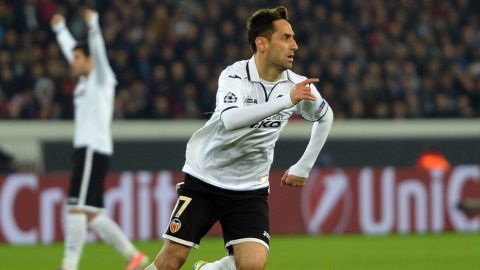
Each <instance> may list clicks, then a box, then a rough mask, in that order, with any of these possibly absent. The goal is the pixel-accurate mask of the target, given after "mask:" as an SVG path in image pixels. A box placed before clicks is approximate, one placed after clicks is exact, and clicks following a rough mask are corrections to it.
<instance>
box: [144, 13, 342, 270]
mask: <svg viewBox="0 0 480 270" xmlns="http://www.w3.org/2000/svg"><path fill="white" fill-rule="evenodd" d="M287 19H288V17H287V10H286V8H284V7H282V6H280V7H276V8H273V9H261V10H258V11H256V12H255V13H254V14H253V15H252V16H251V17H250V18H249V19H248V22H247V28H248V41H249V43H250V46H251V48H252V50H253V52H254V55H253V57H252V58H250V59H248V60H243V61H238V62H236V63H234V64H233V65H231V66H229V67H227V68H226V69H225V70H224V71H223V72H222V73H221V75H220V78H219V80H218V92H217V99H216V108H215V112H214V113H213V115H212V117H211V118H210V120H209V121H208V122H207V123H206V124H205V126H203V127H202V128H201V129H200V130H198V131H197V132H195V133H194V134H193V136H192V137H191V139H190V140H189V142H188V144H187V151H186V162H185V165H184V167H183V171H184V172H185V181H184V182H183V183H180V184H179V185H178V194H179V199H178V202H177V205H176V206H175V208H174V210H173V213H172V217H171V221H170V225H169V227H168V228H167V230H166V232H165V234H164V238H165V239H166V240H165V243H164V245H163V248H162V250H161V251H160V253H159V254H158V256H157V258H156V259H155V262H154V263H152V264H150V265H149V266H148V267H147V268H146V270H155V269H158V270H165V269H179V268H180V267H181V266H182V265H183V264H184V262H185V260H186V258H187V256H188V254H189V252H190V249H191V248H192V247H193V248H198V247H199V244H200V240H201V238H202V237H203V236H204V235H205V234H206V233H207V232H208V231H209V229H210V228H211V227H212V225H213V224H214V223H215V222H216V221H220V224H221V226H222V231H223V238H224V243H225V248H226V250H227V251H228V255H227V256H226V257H224V258H222V259H221V260H219V261H216V262H213V263H206V262H203V261H200V262H197V263H196V264H195V265H194V269H202V270H211V269H242V270H243V269H249V270H250V269H264V268H265V265H266V263H267V258H268V250H269V242H270V235H269V217H268V204H267V196H268V193H269V176H268V175H269V170H270V166H271V163H272V161H273V148H274V146H275V142H276V141H277V139H278V137H279V134H280V131H281V130H282V129H283V127H284V126H285V125H286V124H287V121H288V119H289V118H290V116H292V114H294V113H298V114H301V115H302V116H303V117H304V118H305V119H307V120H309V121H312V122H314V123H313V127H312V132H311V137H310V141H309V143H308V145H307V147H306V150H305V152H304V154H303V155H302V157H301V158H300V159H299V160H298V162H297V163H295V164H294V165H293V166H291V167H290V168H289V169H288V170H287V171H286V172H285V173H284V175H283V177H282V179H281V185H283V186H290V187H301V186H303V185H304V183H305V181H306V179H307V177H308V175H309V172H310V170H311V169H312V167H313V165H314V162H315V160H316V158H317V156H318V154H319V152H320V150H321V149H322V147H323V145H324V143H325V141H326V139H327V136H328V133H329V131H330V128H331V125H332V122H333V113H332V110H331V109H330V108H329V106H328V104H327V102H326V101H325V100H324V99H323V98H322V97H321V95H320V94H319V93H318V91H317V90H316V88H315V86H314V85H313V84H312V83H315V82H318V79H315V78H311V79H307V78H306V77H303V76H300V75H297V74H295V73H294V72H292V71H291V70H290V69H291V68H292V65H293V61H294V56H295V51H297V49H298V46H297V43H296V42H295V34H294V32H293V30H292V27H291V26H290V24H289V22H288V21H287Z"/></svg>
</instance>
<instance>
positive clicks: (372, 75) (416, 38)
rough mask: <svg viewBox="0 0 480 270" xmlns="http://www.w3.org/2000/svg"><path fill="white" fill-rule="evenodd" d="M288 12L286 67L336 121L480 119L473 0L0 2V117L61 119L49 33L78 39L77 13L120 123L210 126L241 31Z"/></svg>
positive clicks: (63, 97) (67, 112)
mask: <svg viewBox="0 0 480 270" xmlns="http://www.w3.org/2000/svg"><path fill="white" fill-rule="evenodd" d="M279 4H282V5H284V6H286V7H287V8H288V11H289V15H290V21H291V24H292V26H293V29H294V31H295V32H296V39H297V43H298V44H299V47H300V48H299V50H298V52H297V53H296V57H295V63H294V68H293V70H294V71H295V72H297V73H300V74H303V75H306V76H309V77H318V78H320V82H319V83H318V85H317V86H318V88H319V89H320V92H321V94H322V95H323V96H324V97H325V98H326V99H327V100H328V102H329V103H330V105H331V106H332V107H333V109H334V112H335V115H336V118H337V119H338V118H347V119H352V118H396V119H403V118H452V117H461V118H468V117H479V116H480V19H479V14H480V12H479V11H480V1H476V0H457V1H450V0H436V1H434V0H423V1H421V0H402V1H388V0H384V1H381V0H330V1H314V0H292V1H264V0H263V1H262V0H245V1H241V0H240V1H233V0H228V1H227V0H209V1H195V0H164V1H157V0H115V1H114V0H109V1H107V0H106V1H88V0H87V1H81V0H63V1H60V0H58V1H54V0H15V1H13V0H7V1H1V2H0V118H1V119H69V118H72V114H73V108H72V107H73V105H72V104H73V103H72V92H73V88H74V86H75V78H72V77H71V75H70V73H69V69H68V64H67V63H66V61H65V59H64V58H63V56H62V54H61V52H60V50H59V47H58V45H57V43H56V40H55V35H54V34H53V33H52V31H51V30H50V19H51V16H52V15H53V14H54V13H56V12H60V13H62V14H64V15H65V16H66V17H67V25H68V27H69V29H70V30H71V32H72V34H73V35H74V36H75V37H76V38H77V39H79V40H82V39H85V38H86V31H85V26H84V24H83V22H82V20H81V16H80V9H79V7H82V6H88V7H91V8H94V9H97V10H98V11H99V13H100V22H101V25H102V31H103V35H104V38H105V41H106V46H107V50H108V56H109V59H110V63H111V65H112V67H113V69H114V71H115V73H116V76H117V79H118V81H119V85H118V87H117V92H116V98H115V117H116V118H118V119H179V118H208V117H209V116H210V113H211V112H212V110H213V109H214V106H215V104H214V103H215V93H216V90H217V79H218V75H219V74H220V72H221V71H222V70H223V69H224V68H225V67H226V66H227V65H230V64H232V63H233V62H235V61H238V60H241V59H248V58H250V57H251V55H252V52H251V50H250V49H249V46H248V42H247V39H246V27H245V22H246V19H247V18H248V17H249V15H250V14H251V13H252V12H253V11H254V10H255V9H257V8H261V7H273V6H276V5H279Z"/></svg>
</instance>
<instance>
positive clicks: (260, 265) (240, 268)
mask: <svg viewBox="0 0 480 270" xmlns="http://www.w3.org/2000/svg"><path fill="white" fill-rule="evenodd" d="M235 265H236V268H237V270H263V269H265V267H266V265H267V260H266V259H265V258H262V257H253V258H248V257H247V258H246V257H244V258H238V259H235Z"/></svg>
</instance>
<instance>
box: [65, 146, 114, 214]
mask: <svg viewBox="0 0 480 270" xmlns="http://www.w3.org/2000/svg"><path fill="white" fill-rule="evenodd" d="M109 160H110V157H109V156H107V155H103V154H99V153H95V152H94V151H93V149H91V148H78V149H75V151H74V154H73V169H72V177H71V182H70V190H69V198H68V204H69V205H70V206H71V207H72V208H73V209H80V210H87V211H93V212H97V211H99V210H100V209H102V208H103V191H104V182H105V177H106V174H107V171H108V165H109Z"/></svg>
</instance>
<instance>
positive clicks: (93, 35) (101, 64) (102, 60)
mask: <svg viewBox="0 0 480 270" xmlns="http://www.w3.org/2000/svg"><path fill="white" fill-rule="evenodd" d="M83 19H84V20H85V23H86V24H87V27H88V48H89V49H90V55H91V56H92V57H93V61H94V63H95V68H94V69H93V72H94V75H95V76H97V79H98V81H99V82H100V83H102V82H114V83H116V79H115V75H114V73H113V71H112V68H111V67H110V63H109V62H108V58H107V50H106V48H105V41H104V40H103V36H102V31H101V30H100V23H99V22H98V13H97V12H96V11H94V10H92V9H86V10H85V11H84V13H83Z"/></svg>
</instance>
